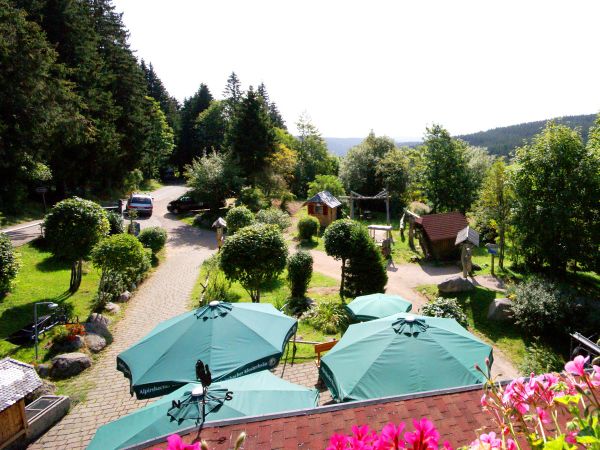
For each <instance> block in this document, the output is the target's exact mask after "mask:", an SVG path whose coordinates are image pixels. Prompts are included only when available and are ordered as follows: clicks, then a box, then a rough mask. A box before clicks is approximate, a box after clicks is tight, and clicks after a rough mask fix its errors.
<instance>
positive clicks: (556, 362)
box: [519, 340, 565, 376]
mask: <svg viewBox="0 0 600 450" xmlns="http://www.w3.org/2000/svg"><path fill="white" fill-rule="evenodd" d="M564 366H565V361H564V360H563V359H562V358H561V357H560V356H559V355H557V354H556V353H554V352H553V351H552V349H550V348H549V347H547V346H545V345H543V344H541V343H540V342H539V341H537V340H536V341H535V342H533V343H532V344H531V345H528V346H527V351H526V352H525V358H523V362H522V363H521V365H520V366H519V369H520V370H521V373H522V374H523V375H526V376H528V375H530V374H531V373H532V372H533V373H549V372H560V371H561V370H562V369H563V367H564Z"/></svg>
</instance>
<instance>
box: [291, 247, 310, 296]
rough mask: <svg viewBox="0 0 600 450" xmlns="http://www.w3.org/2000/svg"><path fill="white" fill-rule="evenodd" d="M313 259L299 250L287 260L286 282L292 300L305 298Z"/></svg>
mask: <svg viewBox="0 0 600 450" xmlns="http://www.w3.org/2000/svg"><path fill="white" fill-rule="evenodd" d="M312 266H313V259H312V256H310V253H308V252H305V251H303V250H300V251H299V252H297V253H295V254H293V255H292V256H290V257H289V258H288V263H287V270H288V273H287V281H288V284H289V286H290V292H291V295H292V298H304V297H306V291H307V290H308V285H309V284H310V279H311V278H312V270H313V268H312Z"/></svg>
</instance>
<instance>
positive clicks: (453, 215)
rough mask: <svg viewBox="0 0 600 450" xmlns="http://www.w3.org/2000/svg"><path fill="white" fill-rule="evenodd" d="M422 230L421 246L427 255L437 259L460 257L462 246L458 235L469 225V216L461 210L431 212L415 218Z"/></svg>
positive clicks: (416, 223)
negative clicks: (458, 240) (457, 242)
mask: <svg viewBox="0 0 600 450" xmlns="http://www.w3.org/2000/svg"><path fill="white" fill-rule="evenodd" d="M415 226H416V228H417V230H419V231H420V235H421V240H420V241H421V247H422V248H423V251H424V252H425V256H427V257H429V258H433V259H437V260H450V259H458V258H459V257H460V247H457V246H456V245H455V242H456V235H457V234H458V233H459V232H460V231H461V230H464V229H465V228H466V227H467V226H468V223H467V218H466V217H465V216H464V215H462V214H461V213H459V212H450V213H442V214H429V215H426V216H421V217H418V218H416V219H415Z"/></svg>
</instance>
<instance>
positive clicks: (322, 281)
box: [190, 269, 341, 362]
mask: <svg viewBox="0 0 600 450" xmlns="http://www.w3.org/2000/svg"><path fill="white" fill-rule="evenodd" d="M286 276H287V272H286V271H284V272H283V273H282V274H281V275H280V276H279V277H278V278H277V279H275V280H274V281H272V282H270V283H267V284H266V285H265V286H264V287H263V290H262V291H261V296H260V301H261V303H271V304H272V305H274V306H275V307H276V308H277V309H281V308H282V307H283V305H284V304H285V303H286V302H287V299H288V298H289V296H290V290H289V288H288V285H287V282H286ZM205 279H206V274H205V272H204V270H203V269H201V271H200V276H199V277H198V280H197V281H196V285H195V286H194V289H193V290H192V294H191V300H190V306H191V307H194V306H196V305H197V304H198V299H199V298H200V295H201V292H202V288H201V283H203V282H204V281H205ZM338 287H339V283H338V281H337V280H334V279H333V278H330V277H327V276H325V275H322V274H320V273H317V272H313V276H312V279H311V282H310V285H309V290H308V296H309V297H310V298H311V299H313V300H314V301H316V302H322V301H340V297H339V295H338V293H337V291H338ZM224 300H227V301H229V302H234V303H236V302H250V301H251V300H250V296H249V295H248V293H247V292H246V290H245V289H244V288H243V287H242V285H241V284H240V283H238V282H235V283H232V285H231V289H230V290H229V293H228V295H227V298H226V299H224ZM340 337H341V336H340V334H339V333H337V334H325V333H323V332H321V331H320V330H317V329H315V328H314V327H312V326H311V325H309V324H308V323H307V322H306V321H304V320H301V321H300V323H299V325H298V333H297V339H298V340H303V341H313V342H325V341H329V340H331V339H332V338H336V339H339V338H340ZM314 358H315V354H314V349H313V346H312V345H308V344H297V352H296V357H295V359H294V361H298V362H305V361H312V360H314Z"/></svg>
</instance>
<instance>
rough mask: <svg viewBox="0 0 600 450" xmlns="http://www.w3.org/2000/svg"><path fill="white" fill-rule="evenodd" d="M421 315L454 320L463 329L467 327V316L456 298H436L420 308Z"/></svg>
mask: <svg viewBox="0 0 600 450" xmlns="http://www.w3.org/2000/svg"><path fill="white" fill-rule="evenodd" d="M421 314H423V315H424V316H430V317H443V318H446V319H454V320H456V321H457V322H458V323H459V324H461V325H462V326H463V327H465V328H467V326H468V325H469V322H468V320H467V315H466V314H465V312H464V311H463V310H462V308H461V307H460V304H459V303H458V300H457V299H456V298H445V297H438V298H436V299H435V300H432V301H430V302H429V303H426V304H425V305H423V306H422V307H421Z"/></svg>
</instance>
